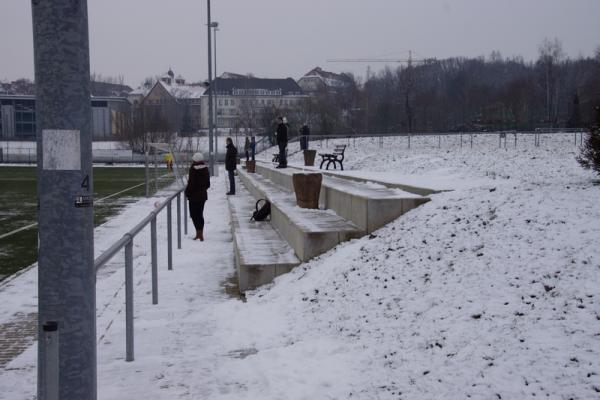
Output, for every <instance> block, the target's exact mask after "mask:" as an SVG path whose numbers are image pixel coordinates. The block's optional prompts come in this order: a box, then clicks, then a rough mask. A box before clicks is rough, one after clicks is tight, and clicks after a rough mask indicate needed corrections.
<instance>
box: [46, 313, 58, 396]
mask: <svg viewBox="0 0 600 400" xmlns="http://www.w3.org/2000/svg"><path fill="white" fill-rule="evenodd" d="M42 330H43V332H44V345H45V347H46V359H45V360H44V370H45V372H46V376H45V377H44V380H45V382H46V387H45V391H46V400H59V396H58V388H59V386H58V382H59V377H58V371H59V353H58V348H59V342H58V323H56V321H48V322H46V323H45V324H44V326H43V327H42Z"/></svg>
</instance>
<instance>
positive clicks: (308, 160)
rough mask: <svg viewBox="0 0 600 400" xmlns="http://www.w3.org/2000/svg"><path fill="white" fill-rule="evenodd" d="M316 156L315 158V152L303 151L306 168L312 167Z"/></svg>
mask: <svg viewBox="0 0 600 400" xmlns="http://www.w3.org/2000/svg"><path fill="white" fill-rule="evenodd" d="M316 156H317V151H316V150H304V165H305V166H306V167H314V165H315V157H316Z"/></svg>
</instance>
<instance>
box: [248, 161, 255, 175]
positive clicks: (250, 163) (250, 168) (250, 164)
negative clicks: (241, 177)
mask: <svg viewBox="0 0 600 400" xmlns="http://www.w3.org/2000/svg"><path fill="white" fill-rule="evenodd" d="M246 171H248V172H251V173H255V172H256V161H246Z"/></svg>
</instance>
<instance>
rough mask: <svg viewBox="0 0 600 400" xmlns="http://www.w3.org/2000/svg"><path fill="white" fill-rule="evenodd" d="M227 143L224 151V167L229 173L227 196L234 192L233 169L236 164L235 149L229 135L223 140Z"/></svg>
mask: <svg viewBox="0 0 600 400" xmlns="http://www.w3.org/2000/svg"><path fill="white" fill-rule="evenodd" d="M225 143H226V144H227V146H226V147H227V152H226V153H225V169H226V170H227V174H228V175H229V192H227V195H228V196H231V195H234V194H235V169H236V166H237V149H236V148H235V146H234V145H233V140H231V138H230V137H228V138H227V140H226V141H225Z"/></svg>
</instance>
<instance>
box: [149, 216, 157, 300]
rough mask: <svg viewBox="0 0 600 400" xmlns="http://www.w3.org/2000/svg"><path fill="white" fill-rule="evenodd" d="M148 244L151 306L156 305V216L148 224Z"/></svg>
mask: <svg viewBox="0 0 600 400" xmlns="http://www.w3.org/2000/svg"><path fill="white" fill-rule="evenodd" d="M150 242H151V248H152V249H151V253H152V304H158V251H157V245H156V215H154V218H152V222H150Z"/></svg>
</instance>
